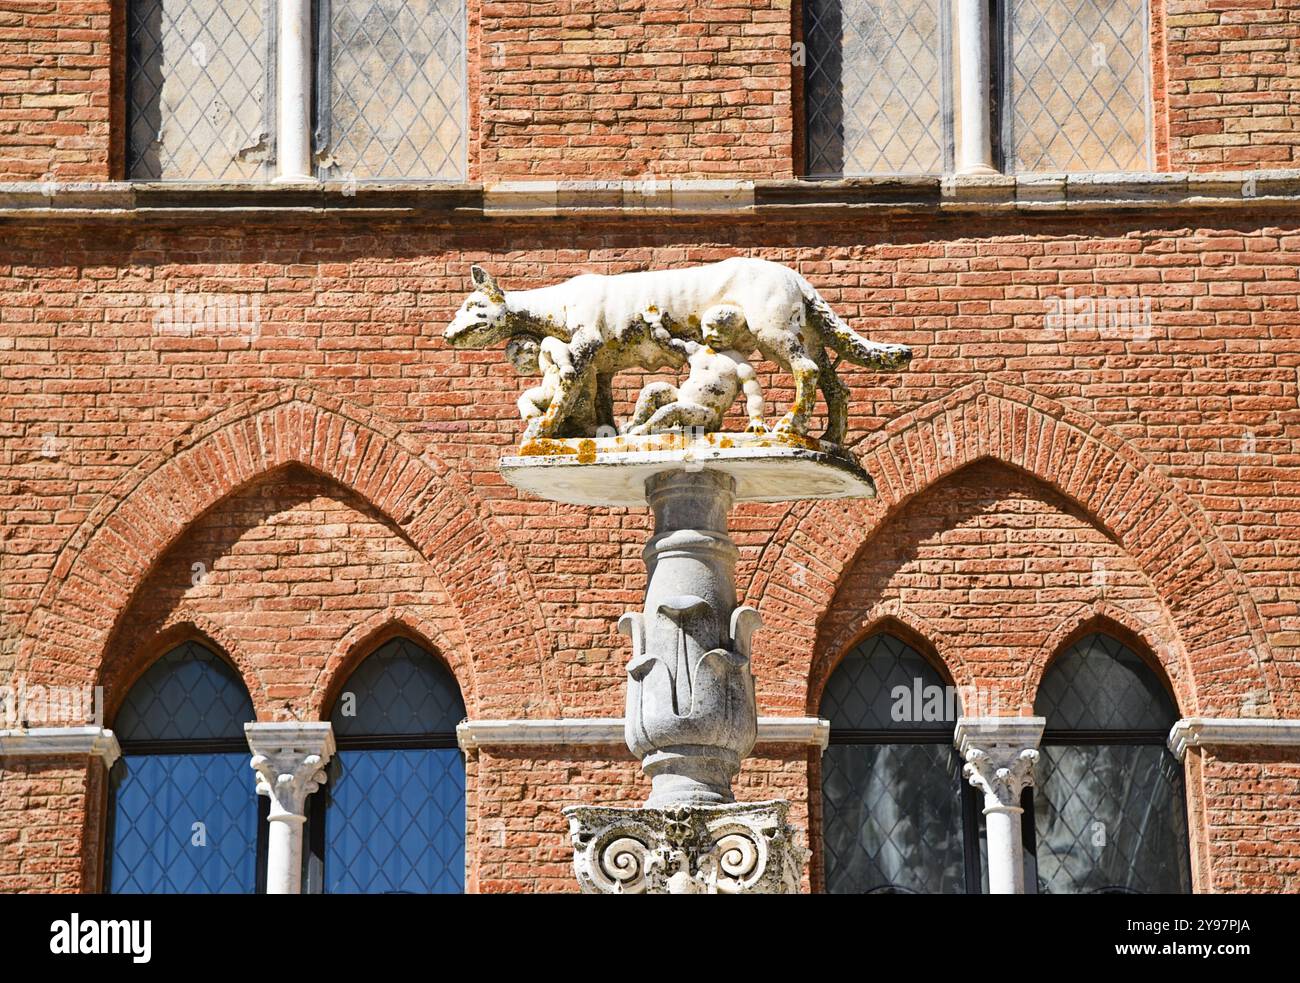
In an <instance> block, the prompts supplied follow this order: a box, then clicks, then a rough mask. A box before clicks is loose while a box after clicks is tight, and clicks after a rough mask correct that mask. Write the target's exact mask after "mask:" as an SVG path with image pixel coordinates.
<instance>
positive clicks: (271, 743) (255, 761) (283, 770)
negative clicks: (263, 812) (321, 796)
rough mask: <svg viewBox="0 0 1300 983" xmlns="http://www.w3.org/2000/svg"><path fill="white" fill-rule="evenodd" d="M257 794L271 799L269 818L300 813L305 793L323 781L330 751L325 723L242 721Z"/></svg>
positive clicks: (330, 739)
mask: <svg viewBox="0 0 1300 983" xmlns="http://www.w3.org/2000/svg"><path fill="white" fill-rule="evenodd" d="M244 732H245V734H246V736H247V738H248V745H249V747H250V748H251V749H252V751H253V758H252V760H251V761H250V762H249V764H250V765H251V766H252V768H253V770H254V771H255V772H256V773H257V794H258V795H265V796H267V797H268V798H269V799H270V800H271V816H270V818H271V819H272V820H274V819H277V818H290V817H301V816H303V814H304V812H303V807H304V805H305V804H306V801H307V796H309V795H311V794H312V793H313V792H315V791H316V790H317V789H319V788H320V787H321V785H323V784H324V782H325V766H326V765H327V764H328V763H329V759H330V757H331V756H332V755H333V754H334V732H333V728H332V727H331V726H330V725H329V724H328V723H302V724H300V723H289V724H245V725H244Z"/></svg>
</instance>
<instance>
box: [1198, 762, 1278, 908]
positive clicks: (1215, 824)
mask: <svg viewBox="0 0 1300 983" xmlns="http://www.w3.org/2000/svg"><path fill="white" fill-rule="evenodd" d="M1192 755H1194V756H1195V757H1196V758H1197V759H1198V760H1197V761H1196V762H1195V767H1194V768H1192V769H1189V771H1191V772H1192V773H1193V774H1196V773H1198V772H1199V773H1200V774H1201V775H1203V776H1204V784H1203V790H1204V791H1203V794H1204V807H1205V816H1204V823H1205V826H1206V829H1205V834H1204V835H1205V837H1206V839H1207V841H1208V845H1209V854H1210V863H1209V883H1207V884H1206V885H1205V889H1206V890H1212V891H1216V892H1217V891H1262V892H1267V893H1271V894H1273V893H1288V894H1294V893H1296V892H1297V891H1300V852H1297V849H1296V843H1297V840H1298V839H1300V753H1297V752H1296V749H1295V748H1287V749H1278V748H1209V749H1205V750H1204V751H1201V752H1192ZM1197 791H1198V790H1197V789H1196V786H1195V785H1193V786H1192V791H1191V792H1189V810H1194V809H1195V806H1196V805H1197V804H1198V803H1197V799H1198V798H1199V796H1198V795H1197Z"/></svg>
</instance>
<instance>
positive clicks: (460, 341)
mask: <svg viewBox="0 0 1300 983" xmlns="http://www.w3.org/2000/svg"><path fill="white" fill-rule="evenodd" d="M469 272H470V277H471V278H472V279H473V280H474V287H475V289H474V292H473V293H472V294H470V295H469V296H468V297H466V298H465V303H463V304H461V305H460V310H458V311H457V312H456V316H455V317H454V318H452V320H451V324H449V325H447V330H446V331H445V332H443V337H445V338H446V339H447V341H448V342H449V343H450V344H451V345H452V346H453V347H455V348H486V347H487V346H489V345H492V344H495V343H496V342H498V341H501V340H502V339H503V338H506V337H507V336H509V335H510V334H512V332H511V330H510V328H509V324H508V321H509V317H510V308H509V306H508V305H507V304H506V295H505V291H503V290H502V289H501V288H500V287H498V286H497V282H496V281H495V280H493V279H492V274H491V273H489V272H488V271H487V270H485V269H483V267H481V266H471V267H470V270H469Z"/></svg>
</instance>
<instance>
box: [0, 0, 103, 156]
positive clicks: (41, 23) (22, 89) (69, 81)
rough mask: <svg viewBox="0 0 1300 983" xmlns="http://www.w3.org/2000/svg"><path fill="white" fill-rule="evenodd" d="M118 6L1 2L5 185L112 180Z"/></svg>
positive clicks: (91, 0)
mask: <svg viewBox="0 0 1300 983" xmlns="http://www.w3.org/2000/svg"><path fill="white" fill-rule="evenodd" d="M115 6H118V4H114V3H111V2H110V0H46V2H42V0H0V181H34V180H54V181H103V180H106V179H107V178H108V177H109V176H110V173H111V164H110V158H111V145H112V143H113V141H114V137H113V135H112V134H111V133H110V127H109V117H110V105H111V102H112V100H111V98H110V88H111V84H112V79H111V74H112V72H111V59H112V56H113V45H112V44H111V43H110V38H111V37H113V32H112V29H111V24H110V21H111V20H112V17H113V12H112V11H111V8H112V7H115Z"/></svg>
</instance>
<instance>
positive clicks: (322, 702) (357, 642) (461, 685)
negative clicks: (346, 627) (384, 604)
mask: <svg viewBox="0 0 1300 983" xmlns="http://www.w3.org/2000/svg"><path fill="white" fill-rule="evenodd" d="M398 637H401V638H409V639H411V640H412V641H414V642H417V643H419V645H420V646H421V647H422V648H424V649H425V650H427V651H428V653H429V654H430V655H431V656H433V658H435V659H437V660H438V661H439V662H441V663H442V664H443V665H445V666H446V667H447V670H448V671H449V672H450V673H451V675H452V678H453V679H455V680H456V686H457V688H458V689H459V690H460V696H461V699H462V700H463V701H464V703H465V706H466V708H468V707H471V706H474V703H473V702H472V701H473V699H474V693H475V691H476V689H477V687H476V685H475V678H474V663H473V661H472V660H471V659H469V658H467V657H466V654H465V653H462V652H461V651H460V650H459V649H458V648H457V647H456V646H455V645H453V644H451V643H450V641H449V640H448V639H447V638H446V636H445V634H444V633H443V632H442V631H441V630H440V629H439V628H438V626H437V625H435V624H432V623H431V622H429V621H427V620H425V619H424V618H421V617H420V616H419V614H418V613H417V612H414V611H410V610H407V609H405V608H403V609H400V610H399V609H397V608H389V609H388V610H386V611H376V612H375V613H374V614H372V615H371V616H370V617H368V618H366V619H365V620H364V621H362V622H359V623H358V624H356V625H355V626H353V628H352V630H351V631H349V632H348V633H347V634H346V635H344V636H343V637H342V638H341V639H339V641H338V642H337V644H335V646H334V648H333V651H331V652H330V654H329V657H328V658H327V659H326V660H325V665H324V667H322V669H321V671H320V676H319V678H318V680H317V683H316V685H315V687H313V690H312V693H313V700H312V710H313V712H314V713H315V715H316V717H318V718H319V719H321V720H328V719H329V713H330V709H331V708H332V707H333V706H334V701H335V700H336V699H338V695H339V693H341V692H342V691H343V687H344V685H345V684H346V683H347V681H348V679H349V678H350V677H351V675H352V673H353V672H355V671H356V670H357V669H358V668H359V667H360V666H361V663H362V662H364V661H365V660H366V659H367V658H369V656H370V653H371V652H373V651H374V650H375V649H377V648H378V647H379V646H381V645H383V644H384V643H385V642H387V641H390V640H391V639H393V638H398Z"/></svg>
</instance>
